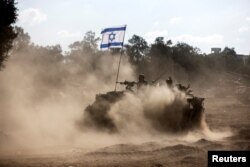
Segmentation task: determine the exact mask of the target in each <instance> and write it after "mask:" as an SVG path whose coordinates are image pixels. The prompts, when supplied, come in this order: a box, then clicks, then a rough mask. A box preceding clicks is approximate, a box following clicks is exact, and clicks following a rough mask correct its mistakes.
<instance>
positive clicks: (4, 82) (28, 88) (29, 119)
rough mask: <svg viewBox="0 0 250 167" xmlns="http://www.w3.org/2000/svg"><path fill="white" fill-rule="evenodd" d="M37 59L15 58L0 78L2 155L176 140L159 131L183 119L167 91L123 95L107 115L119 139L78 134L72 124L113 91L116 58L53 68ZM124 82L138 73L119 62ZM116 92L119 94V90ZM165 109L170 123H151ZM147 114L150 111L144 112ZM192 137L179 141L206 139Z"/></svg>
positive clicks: (181, 102) (173, 94)
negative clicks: (98, 97) (97, 97)
mask: <svg viewBox="0 0 250 167" xmlns="http://www.w3.org/2000/svg"><path fill="white" fill-rule="evenodd" d="M36 54H37V53H32V52H31V53H30V52H29V53H27V55H25V54H23V53H20V54H19V53H14V54H13V55H12V57H10V59H9V61H8V63H7V64H6V68H5V69H4V71H2V72H1V73H0V93H1V100H0V105H1V117H0V133H1V134H0V135H1V138H0V147H1V149H0V153H3V154H4V153H12V154H13V153H14V154H22V153H29V152H32V153H34V152H37V153H53V152H60V151H65V150H70V149H72V148H82V149H84V150H85V151H88V150H91V149H96V148H98V147H103V146H107V145H113V144H119V143H140V142H148V141H156V140H164V139H167V138H171V137H173V136H174V137H176V136H175V135H172V134H167V133H161V130H163V129H164V128H165V129H166V128H167V127H169V126H176V127H177V124H178V121H179V120H180V117H181V114H180V113H178V112H177V113H176V112H175V111H180V109H181V108H182V107H183V106H184V105H186V100H185V95H184V94H183V93H181V92H179V91H178V90H170V89H169V88H167V87H155V88H149V89H148V90H146V93H141V92H138V96H135V95H133V94H126V96H125V97H124V100H122V101H119V102H118V103H116V104H115V105H114V106H112V108H111V110H110V113H109V114H110V117H111V118H112V120H113V121H114V122H115V124H116V125H117V128H118V129H119V130H120V132H119V133H117V134H109V133H105V132H101V131H95V130H92V129H91V130H88V129H87V128H85V129H87V130H85V131H84V130H79V128H78V127H77V124H76V122H77V121H78V120H79V119H80V118H82V117H83V115H84V113H83V110H84V108H85V107H86V106H87V105H89V104H91V103H93V101H94V98H95V95H96V94H97V93H105V92H107V91H112V90H113V89H114V86H115V85H114V81H115V77H116V72H117V65H118V58H119V57H118V56H114V55H108V54H105V55H103V56H99V57H94V58H93V57H91V55H86V56H85V55H82V56H85V57H84V59H81V61H77V63H75V62H76V60H74V59H73V60H72V59H70V58H67V57H65V58H63V59H62V60H60V61H59V63H55V64H53V63H52V62H53V61H52V62H51V59H50V58H48V59H46V58H45V59H43V62H37V59H35V58H32V57H33V56H36ZM38 60H39V59H38ZM125 79H126V80H136V73H135V70H134V67H133V66H132V65H131V64H130V63H129V62H128V60H127V58H126V57H123V59H122V66H121V69H120V78H119V80H120V81H124V80H125ZM118 89H120V90H121V89H123V88H122V87H121V86H119V85H118ZM176 97H178V98H177V99H178V101H176ZM173 102H174V103H173ZM169 104H174V105H170V107H175V109H173V110H172V112H170V113H169V114H168V116H169V117H168V118H169V119H167V120H160V124H157V120H159V119H160V117H159V116H160V115H161V114H158V116H157V117H155V118H154V119H150V118H151V117H154V116H155V115H157V114H155V113H157V112H162V110H159V108H161V107H162V108H163V107H164V106H166V105H169ZM145 108H146V109H148V110H146V111H145V112H144V110H143V109H145ZM174 112H175V113H174ZM169 124H174V125H169ZM202 124H205V122H204V119H203V122H202ZM162 128H163V129H162ZM156 129H158V130H156ZM191 136H193V138H192V137H190V133H188V134H186V137H187V138H185V137H183V136H180V138H182V139H183V140H189V139H192V140H198V139H199V138H201V137H202V136H203V137H204V135H203V134H201V135H200V136H199V135H197V136H198V137H194V135H191Z"/></svg>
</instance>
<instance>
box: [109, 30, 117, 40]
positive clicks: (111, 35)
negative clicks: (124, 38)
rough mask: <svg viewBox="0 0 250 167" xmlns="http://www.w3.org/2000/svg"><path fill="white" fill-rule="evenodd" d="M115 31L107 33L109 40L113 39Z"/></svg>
mask: <svg viewBox="0 0 250 167" xmlns="http://www.w3.org/2000/svg"><path fill="white" fill-rule="evenodd" d="M115 35H116V34H115V33H114V32H111V34H109V40H110V41H111V42H112V41H113V40H114V39H115Z"/></svg>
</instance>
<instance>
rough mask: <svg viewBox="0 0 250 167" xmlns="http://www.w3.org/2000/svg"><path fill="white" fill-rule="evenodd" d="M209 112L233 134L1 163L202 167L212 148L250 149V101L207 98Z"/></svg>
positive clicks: (212, 122) (213, 125) (17, 166)
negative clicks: (217, 137) (167, 143)
mask: <svg viewBox="0 0 250 167" xmlns="http://www.w3.org/2000/svg"><path fill="white" fill-rule="evenodd" d="M205 114H206V122H207V124H208V127H209V128H210V129H211V130H212V131H217V134H218V135H220V133H224V132H226V131H230V132H231V133H232V135H231V136H228V137H225V138H223V139H220V140H215V139H209V138H202V139H199V140H198V141H194V142H183V141H180V142H178V140H176V141H175V144H173V145H164V142H165V141H161V142H154V141H152V142H147V143H141V144H124V143H121V144H118V145H111V146H107V147H104V148H99V149H97V150H95V151H90V152H84V151H82V150H81V148H74V149H72V150H71V151H69V152H66V153H60V154H50V155H44V154H43V155H19V154H16V155H8V156H6V155H5V156H1V157H0V167H52V166H53V167H54V166H63V167H80V166H83V167H85V166H86V167H87V166H98V167H101V166H107V167H123V166H124V167H125V166H131V167H136V166H138V167H139V166H144V167H163V166H177V167H189V166H190V167H191V166H192V167H194V166H197V167H202V166H207V151H208V150H250V121H249V120H250V105H247V104H243V103H241V102H240V101H238V100H237V98H235V97H230V96H229V97H224V98H212V97H211V98H207V99H206V101H205ZM166 140H168V139H166ZM172 140H174V139H172Z"/></svg>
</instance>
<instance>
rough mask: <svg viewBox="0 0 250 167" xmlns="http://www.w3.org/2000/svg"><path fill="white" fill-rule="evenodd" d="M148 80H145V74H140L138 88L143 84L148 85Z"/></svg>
mask: <svg viewBox="0 0 250 167" xmlns="http://www.w3.org/2000/svg"><path fill="white" fill-rule="evenodd" d="M147 84H148V82H147V81H146V80H145V76H144V75H143V74H140V75H139V78H138V82H137V88H138V89H140V88H141V87H142V86H146V85H147Z"/></svg>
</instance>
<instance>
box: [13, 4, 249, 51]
mask: <svg viewBox="0 0 250 167" xmlns="http://www.w3.org/2000/svg"><path fill="white" fill-rule="evenodd" d="M17 2H18V4H17V7H18V9H19V11H18V13H19V16H18V22H17V23H16V25H18V26H21V27H23V28H24V30H25V31H26V32H28V33H29V35H30V36H31V41H32V42H34V43H35V44H38V45H43V46H47V45H56V44H60V45H61V46H62V48H63V50H64V51H66V50H68V46H69V44H71V43H73V42H75V41H80V40H82V39H83V36H84V34H85V33H86V32H87V31H89V30H91V31H94V32H95V33H96V35H97V37H101V34H100V32H101V30H102V29H103V28H106V27H112V26H119V25H124V24H126V25H127V31H126V37H125V43H127V40H128V39H129V38H131V37H132V36H133V34H136V35H139V36H142V37H143V38H144V39H146V40H147V42H148V43H149V44H150V43H152V42H154V39H155V38H156V37H158V36H163V37H164V39H165V40H169V39H171V40H172V41H173V43H174V44H175V43H176V42H178V41H179V42H186V43H188V44H190V45H192V46H195V47H198V48H200V49H201V52H202V53H210V52H211V48H212V47H221V48H224V47H225V46H228V47H230V48H231V47H234V48H235V50H236V52H237V53H239V54H247V55H249V54H250V0H17Z"/></svg>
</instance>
